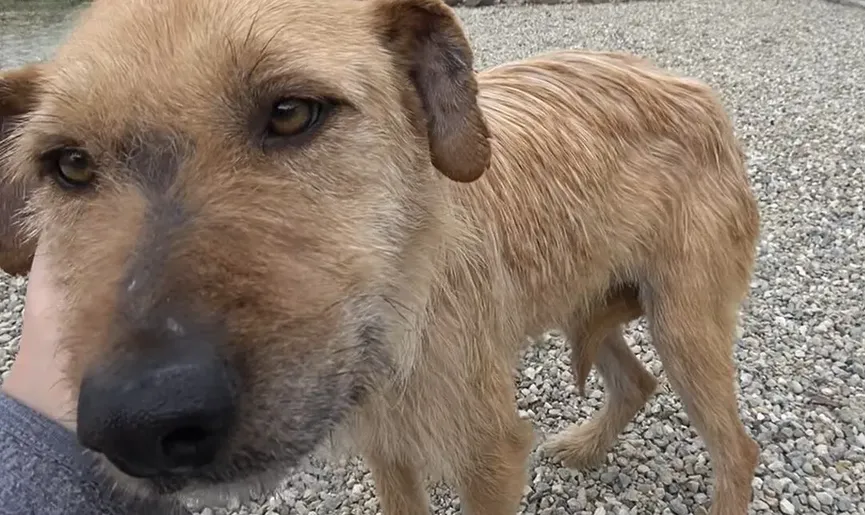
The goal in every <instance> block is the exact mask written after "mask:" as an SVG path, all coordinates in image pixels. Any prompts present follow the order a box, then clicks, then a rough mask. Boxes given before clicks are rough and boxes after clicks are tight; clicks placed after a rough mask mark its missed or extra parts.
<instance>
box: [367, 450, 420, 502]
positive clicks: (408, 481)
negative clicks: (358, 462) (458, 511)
mask: <svg viewBox="0 0 865 515" xmlns="http://www.w3.org/2000/svg"><path fill="white" fill-rule="evenodd" d="M365 459H366V463H367V466H369V468H370V471H371V472H372V477H373V481H375V489H376V494H377V496H378V502H379V506H380V507H381V513H382V515H429V514H430V509H429V497H428V496H427V491H426V488H424V484H423V481H422V480H421V477H420V474H419V473H418V470H417V468H416V467H414V466H412V465H409V464H407V463H399V462H395V461H392V460H390V459H387V458H385V457H383V456H381V455H379V454H376V453H369V454H367V455H366V457H365Z"/></svg>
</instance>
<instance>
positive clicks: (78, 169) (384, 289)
mask: <svg viewBox="0 0 865 515" xmlns="http://www.w3.org/2000/svg"><path fill="white" fill-rule="evenodd" d="M0 87H2V88H3V89H0V91H2V92H3V95H4V96H5V98H0V106H3V112H2V113H0V114H2V115H3V116H4V119H6V122H4V123H7V122H9V123H14V128H13V130H12V131H11V132H10V135H9V137H8V141H7V142H6V144H5V146H6V149H7V152H6V162H5V165H4V167H5V170H7V171H8V173H7V174H6V175H9V176H10V178H11V179H12V180H13V181H17V182H15V183H16V184H18V183H21V184H24V183H26V182H27V181H35V184H36V185H35V186H33V187H32V188H29V189H28V190H27V195H28V197H29V201H28V204H27V205H28V211H29V212H30V213H31V215H32V216H29V217H27V220H28V228H29V231H31V232H32V234H39V235H41V236H40V237H41V238H42V241H43V243H44V244H45V248H46V250H47V251H48V252H49V254H50V255H51V256H53V258H52V259H53V265H54V266H55V267H56V269H57V270H58V271H59V285H60V287H61V288H62V290H63V291H64V292H65V295H66V296H67V297H66V300H67V302H65V305H66V306H67V307H66V308H65V309H64V311H63V312H62V316H63V317H64V321H65V325H64V326H63V331H64V334H63V336H64V340H63V342H64V344H65V345H66V346H67V347H68V348H69V350H70V351H71V353H72V355H73V358H74V359H73V360H72V364H71V366H70V368H69V370H67V376H68V379H69V384H70V385H71V387H72V388H73V389H74V390H75V391H76V392H77V393H78V399H79V400H78V412H77V431H78V434H79V437H80V440H81V441H82V443H83V444H84V445H86V446H88V447H90V448H91V449H93V450H95V451H98V452H101V453H102V454H104V456H105V457H106V458H107V459H106V465H107V467H108V468H109V469H110V470H111V471H112V472H113V473H115V474H116V477H117V478H118V480H120V481H121V482H122V483H123V484H125V485H128V486H131V487H136V488H139V489H141V490H142V491H146V492H151V493H156V494H163V495H169V494H178V493H181V494H187V493H191V492H192V493H200V492H201V491H204V490H208V489H210V490H219V489H223V490H224V489H227V488H228V485H229V484H233V485H245V486H248V485H251V484H254V483H255V482H257V481H262V482H266V484H267V485H270V484H271V483H270V480H271V479H272V478H274V477H278V476H279V474H280V473H284V471H285V470H286V468H288V467H290V466H292V465H294V464H296V463H297V462H298V460H299V459H300V458H301V457H303V456H305V455H308V454H309V453H311V452H312V451H313V450H314V449H316V448H317V447H319V446H320V444H323V443H324V442H325V441H326V440H327V439H328V438H327V437H328V436H330V435H331V434H335V433H339V432H345V433H347V434H349V436H350V437H351V439H352V442H353V443H355V444H357V445H358V446H359V449H360V451H361V452H362V453H363V455H364V456H365V458H366V460H367V461H366V462H367V463H368V465H369V466H370V468H371V469H372V471H373V474H374V476H375V480H376V484H377V489H378V495H379V499H380V502H381V505H382V511H383V513H385V514H387V515H396V514H425V513H428V510H429V507H428V503H427V500H426V493H425V488H424V486H423V480H424V479H425V478H426V477H427V475H436V476H443V477H445V478H446V479H448V480H449V481H450V483H451V484H452V485H453V486H455V487H456V488H457V489H458V492H459V494H460V496H461V498H462V501H463V506H464V507H466V508H467V509H468V511H469V512H470V513H473V514H477V515H480V514H483V515H493V514H496V515H498V514H502V515H504V514H513V513H515V512H516V511H517V509H518V505H519V501H520V499H521V497H522V494H523V488H524V485H525V483H526V470H525V469H526V459H527V455H528V454H529V452H530V448H531V446H532V434H531V426H530V424H529V422H527V421H524V420H521V419H520V418H519V417H518V416H517V411H516V406H515V399H514V395H515V388H514V377H513V373H514V369H515V367H516V366H517V364H518V362H519V356H520V352H521V350H522V349H523V347H524V344H525V341H526V340H525V335H527V334H528V335H536V334H539V333H540V332H542V331H543V330H545V329H547V328H551V327H562V328H564V329H565V330H566V331H567V333H568V335H569V336H570V341H571V342H572V343H571V345H572V347H573V354H572V359H573V366H574V373H575V377H576V378H577V379H578V380H579V381H580V383H581V384H582V381H583V380H584V379H585V376H586V374H587V373H588V370H589V368H590V367H591V366H592V365H594V366H595V367H596V368H597V370H598V371H599V372H600V374H601V376H602V377H603V380H604V384H605V388H606V393H607V396H608V401H607V404H606V406H605V408H604V409H603V410H602V411H600V412H599V413H598V414H597V415H596V416H595V417H594V418H593V419H592V420H591V421H589V422H588V423H586V424H583V425H574V426H573V427H571V428H569V429H567V430H566V431H564V432H563V433H561V434H559V435H557V436H555V437H553V438H551V439H550V440H549V441H548V442H547V443H546V444H545V448H546V450H547V452H549V453H550V454H551V455H553V456H555V457H556V458H558V459H560V460H563V461H564V463H565V464H567V465H570V466H577V467H583V466H590V465H593V464H596V463H598V462H600V461H602V460H603V459H604V457H605V455H606V453H607V451H608V450H609V449H610V448H611V446H612V445H613V444H614V442H615V441H616V439H617V435H618V434H619V433H620V431H622V430H623V428H624V427H625V425H626V424H627V423H628V422H629V421H630V420H631V418H632V417H633V416H634V415H635V413H636V412H637V411H638V410H639V409H640V408H641V407H642V406H643V405H644V403H645V402H646V401H647V399H648V398H649V397H650V395H651V394H652V392H653V390H654V388H655V385H656V382H655V379H654V377H653V376H652V375H651V374H649V373H648V372H647V371H646V370H645V369H644V368H643V366H642V365H641V363H640V362H639V361H638V360H637V359H636V357H635V356H634V355H633V354H632V352H631V350H630V349H629V348H628V346H627V345H626V343H625V341H624V339H623V337H622V324H624V323H626V322H628V321H630V320H632V319H634V318H635V317H637V316H640V315H646V316H647V318H648V320H649V322H650V326H651V333H652V336H653V341H654V345H655V346H656V347H657V349H658V352H659V354H660V356H661V358H662V360H663V363H664V365H665V368H666V371H667V373H668V374H669V377H670V379H671V382H672V385H673V386H674V388H675V389H676V391H677V392H678V393H679V395H680V396H681V398H682V399H683V402H684V405H685V407H686V409H687V412H688V415H689V416H690V420H691V421H692V422H693V423H694V425H695V427H696V428H697V429H698V430H699V432H700V434H701V435H702V437H703V439H704V441H705V443H706V445H707V447H708V450H709V453H710V455H711V458H712V462H713V465H714V471H715V476H716V477H715V486H714V499H713V504H712V509H711V513H713V514H715V515H720V514H727V515H741V514H744V513H746V507H747V505H748V503H749V499H750V496H751V479H752V477H753V474H754V469H755V466H756V462H757V456H758V448H757V445H756V444H755V442H754V441H753V440H752V439H751V438H750V437H749V436H748V434H747V433H746V431H745V428H744V426H743V425H742V423H741V422H740V419H739V416H738V413H737V401H736V394H735V389H734V388H735V385H734V377H735V374H734V363H733V360H732V342H733V338H734V332H735V327H736V319H737V311H738V308H739V304H740V302H741V301H742V299H743V298H744V297H745V296H746V294H747V291H748V285H749V277H750V273H751V269H752V265H753V261H754V254H755V242H756V239H757V237H758V225H759V224H758V213H757V209H756V205H755V201H754V198H753V197H752V193H751V191H750V188H749V183H748V178H747V175H746V170H745V165H744V160H743V154H742V152H741V150H740V147H739V145H738V143H737V140H736V138H735V136H734V133H733V129H732V127H731V122H730V121H729V119H728V117H727V116H726V114H725V112H724V110H723V108H722V106H721V104H720V103H719V101H718V99H717V98H716V96H715V94H714V93H713V92H712V91H711V90H710V89H709V88H708V87H707V86H705V85H703V84H701V83H699V82H696V81H694V80H688V79H683V78H677V77H675V76H672V75H670V74H667V73H664V72H662V71H660V70H658V69H656V68H654V67H653V66H651V65H650V64H648V63H645V62H643V61H641V60H638V59H636V58H633V57H628V56H624V55H617V54H609V53H592V52H578V51H560V52H555V53H550V54H546V55H542V56H538V57H536V58H534V59H530V60H526V61H522V62H516V63H510V64H505V65H501V66H498V67H495V68H493V69H490V70H486V71H484V72H481V73H477V74H476V73H475V72H474V71H473V69H472V53H471V50H470V48H469V45H468V42H467V40H466V38H465V36H464V34H463V31H462V29H461V26H460V24H459V23H458V21H457V19H456V17H455V15H454V14H453V12H452V11H451V10H450V9H449V8H448V7H446V6H445V4H444V3H442V2H440V1H439V0H369V1H363V2H358V1H356V0H332V1H328V2H318V1H312V0H245V1H238V0H206V1H204V0H201V1H190V0H124V1H110V0H103V1H98V0H97V1H96V2H95V3H94V4H93V6H92V7H91V8H90V9H89V10H88V11H87V12H86V14H85V16H84V18H83V19H82V20H81V22H80V24H79V25H78V26H77V28H76V30H75V31H74V32H73V33H72V35H71V37H70V39H69V40H68V41H67V42H66V43H65V44H64V45H62V46H61V47H60V49H59V51H58V52H57V54H56V56H55V58H54V59H53V60H52V61H51V62H48V63H44V64H38V65H36V64H34V65H32V66H30V67H27V68H25V69H24V70H19V71H17V72H12V73H11V74H7V75H5V76H3V77H2V79H0ZM13 117H14V120H13V119H12V118H13ZM22 181H23V182H22ZM4 255H5V254H4ZM10 263H12V264H11V265H10V266H11V267H12V268H13V269H14V268H15V267H14V266H12V265H14V263H15V261H14V260H13V261H12V262H10ZM13 271H14V270H13Z"/></svg>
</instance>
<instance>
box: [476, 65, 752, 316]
mask: <svg viewBox="0 0 865 515" xmlns="http://www.w3.org/2000/svg"><path fill="white" fill-rule="evenodd" d="M478 82H479V88H480V95H479V103H480V105H481V107H482V109H483V111H484V115H485V117H486V118H487V121H488V124H489V126H490V131H491V136H492V140H493V141H492V149H493V152H492V154H493V158H492V165H491V167H490V170H489V171H488V172H487V174H486V175H485V176H484V178H482V179H481V180H480V181H478V183H476V184H474V185H473V187H471V188H465V189H463V190H462V191H463V193H462V195H463V197H462V198H463V200H464V202H465V203H466V205H467V206H468V210H467V211H468V213H470V215H469V216H472V217H474V220H473V221H472V223H473V224H474V225H475V226H476V227H479V228H480V234H481V235H486V237H485V238H484V239H485V240H486V241H487V242H488V243H489V248H488V251H489V252H490V254H500V257H501V259H502V260H503V262H502V264H503V265H504V266H505V267H506V268H507V269H508V270H510V271H511V272H512V273H511V274H510V279H512V280H513V281H514V283H515V284H514V286H515V287H516V288H517V291H518V292H519V293H518V295H519V296H520V297H522V298H525V299H531V301H530V302H529V303H528V305H521V306H520V308H521V309H524V310H525V312H526V315H527V316H529V317H530V319H529V320H527V322H528V326H529V327H530V330H531V331H541V330H544V329H548V327H543V326H544V325H546V324H549V323H550V322H552V323H564V322H565V320H564V319H563V317H568V316H570V315H571V314H572V312H573V310H575V309H578V308H580V306H578V305H575V303H578V302H580V301H581V300H584V301H586V302H591V300H590V298H585V299H581V298H577V297H582V296H578V295H575V292H574V287H575V286H576V285H579V288H580V289H581V291H584V292H586V293H587V294H588V295H589V297H591V296H592V295H599V296H604V295H606V294H607V293H608V291H609V290H610V289H611V288H614V287H616V286H618V285H621V284H630V283H635V282H638V281H639V280H640V277H639V276H640V275H641V274H643V273H645V272H646V269H647V268H648V267H650V266H651V265H650V264H649V261H651V260H657V259H663V257H662V255H663V254H664V253H665V252H669V251H670V249H672V248H681V247H683V246H687V245H693V246H704V247H705V248H706V249H707V250H708V249H718V248H730V247H734V246H736V247H738V250H733V249H731V252H730V259H731V260H734V261H738V265H739V266H740V267H742V269H743V272H744V271H749V270H750V262H751V260H752V257H753V256H752V248H753V246H754V244H755V240H756V238H757V231H758V215H757V209H756V204H755V201H754V198H753V195H752V193H751V191H750V187H749V182H748V177H747V172H746V169H745V162H744V156H743V153H742V150H741V148H740V146H739V143H738V141H737V139H736V136H735V134H734V131H733V128H732V125H731V122H730V120H729V119H728V117H727V115H726V113H725V111H724V108H723V106H722V104H721V103H720V101H719V100H718V98H717V97H716V95H715V93H714V91H712V89H711V88H709V87H708V86H706V85H705V84H703V83H701V82H699V81H696V80H693V79H689V78H682V77H678V76H676V75H674V74H670V73H667V72H665V71H662V70H660V69H658V68H656V67H654V66H653V65H652V64H651V63H649V62H648V61H645V60H642V59H638V58H636V57H633V56H630V55H626V54H615V53H603V52H588V51H579V50H570V51H557V52H552V53H547V54H543V55H540V56H538V57H535V58H532V59H529V60H524V61H520V62H514V63H508V64H504V65H500V66H497V67H494V68H491V69H488V70H485V71H482V72H480V73H479V74H478ZM487 259H495V258H494V257H491V256H487ZM746 282H747V281H746ZM743 293H744V292H743ZM566 298H571V299H572V301H571V302H565V301H564V299H566ZM541 299H548V300H549V302H543V301H541V302H538V301H539V300H541ZM510 300H511V301H514V300H516V299H510ZM532 312H534V313H533V315H534V316H531V315H532ZM535 324H540V325H537V326H535Z"/></svg>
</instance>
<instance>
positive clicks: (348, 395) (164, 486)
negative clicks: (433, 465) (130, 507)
mask: <svg viewBox="0 0 865 515" xmlns="http://www.w3.org/2000/svg"><path fill="white" fill-rule="evenodd" d="M359 333H360V336H361V339H360V341H359V342H355V343H354V344H350V345H347V346H345V349H346V350H345V351H343V352H339V353H337V354H335V355H336V356H339V357H340V360H339V361H334V360H333V359H331V360H324V361H323V362H318V360H316V363H307V364H304V365H303V366H288V365H286V364H282V365H279V366H276V365H273V366H272V367H271V368H270V369H268V370H267V371H264V370H261V369H259V370H257V373H259V374H263V376H264V377H268V379H267V380H266V381H262V380H261V379H260V378H261V377H263V376H262V375H259V376H258V377H259V379H258V382H257V383H256V382H255V381H250V380H248V379H247V380H246V381H244V383H246V384H252V385H254V386H251V387H247V388H246V389H245V391H243V392H241V393H239V394H238V401H237V402H238V405H239V407H238V408H237V410H238V412H237V415H236V417H235V421H234V423H232V424H231V426H230V430H229V431H228V432H227V433H226V434H225V435H224V436H222V437H221V438H220V439H219V441H218V444H217V446H216V448H215V449H214V450H213V455H212V456H213V457H212V458H211V459H209V460H208V461H206V462H203V463H190V464H184V465H177V464H174V463H172V466H170V467H167V466H164V462H163V461H159V460H157V461H155V462H154V461H149V460H152V459H153V458H152V456H149V454H148V453H146V452H142V451H141V450H140V442H138V441H136V440H134V439H130V440H126V441H125V443H124V446H122V447H112V448H110V449H105V450H108V452H103V450H102V449H100V448H99V447H98V446H91V450H93V451H94V452H97V453H100V455H101V456H100V457H101V459H102V460H103V462H104V464H105V469H106V472H108V474H109V476H110V477H113V479H114V480H115V481H116V483H117V485H118V486H119V487H121V488H123V487H128V488H129V489H130V490H133V491H138V492H142V493H144V495H145V496H148V497H171V498H176V499H188V498H194V497H196V496H199V495H207V496H210V495H213V494H214V493H219V492H225V491H234V490H238V489H240V490H243V489H244V488H245V487H248V486H249V487H254V488H257V489H267V488H273V487H274V486H276V484H277V483H278V481H279V480H280V479H281V478H284V477H285V475H286V474H287V473H288V472H289V471H290V470H291V469H293V468H295V467H297V466H299V465H300V463H301V462H302V461H303V460H304V459H306V458H307V457H308V456H309V455H311V454H312V453H313V452H314V451H315V449H316V448H318V447H319V446H320V445H322V444H324V443H326V442H327V441H328V439H329V438H330V437H331V436H332V435H333V433H334V431H335V430H337V429H338V428H339V427H340V426H341V425H342V423H343V422H344V421H345V420H346V419H347V418H348V417H349V415H350V413H351V412H352V411H353V410H354V409H355V408H356V407H357V406H359V405H360V404H361V403H362V402H363V400H364V399H365V398H366V395H367V394H368V393H369V391H370V388H371V385H372V384H373V383H372V382H371V381H370V378H371V377H372V376H373V375H377V374H379V373H381V372H382V371H383V370H390V368H388V367H386V366H385V363H387V361H386V360H385V359H384V357H383V356H384V353H383V352H382V347H381V344H380V342H379V341H378V339H377V338H376V336H375V335H379V334H380V331H377V330H373V329H370V328H363V329H362V330H360V331H359ZM188 433H190V434H187V435H186V436H187V437H191V436H194V435H193V434H191V432H188ZM262 485H266V486H262Z"/></svg>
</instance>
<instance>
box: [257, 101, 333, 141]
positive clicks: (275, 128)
mask: <svg viewBox="0 0 865 515" xmlns="http://www.w3.org/2000/svg"><path fill="white" fill-rule="evenodd" d="M323 111H324V105H323V104H322V103H321V102H316V101H312V100H301V99H295V98H288V99H284V100H280V101H279V102H277V103H276V104H274V106H273V111H272V112H271V114H270V123H269V124H268V132H269V133H270V135H271V136H276V137H283V138H288V137H292V136H299V135H300V134H303V133H304V132H306V131H308V130H310V129H311V128H313V127H315V126H316V125H317V124H318V122H319V121H320V120H321V116H322V113H323Z"/></svg>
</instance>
